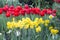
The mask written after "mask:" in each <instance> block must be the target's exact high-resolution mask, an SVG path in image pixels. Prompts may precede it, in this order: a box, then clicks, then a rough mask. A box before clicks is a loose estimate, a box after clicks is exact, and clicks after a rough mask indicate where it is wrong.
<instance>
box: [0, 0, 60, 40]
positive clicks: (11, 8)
mask: <svg viewBox="0 0 60 40" xmlns="http://www.w3.org/2000/svg"><path fill="white" fill-rule="evenodd" d="M13 1H14V0H13ZM15 1H16V0H15ZM16 2H17V3H18V1H16ZM38 2H39V0H38ZM54 2H56V3H60V1H59V0H54ZM4 4H5V3H4ZM39 4H40V2H39V3H38V5H36V3H35V6H36V7H32V6H31V5H28V4H24V5H18V4H16V5H15V4H14V3H13V4H12V5H11V4H9V3H8V2H7V4H5V5H3V7H0V40H60V21H59V20H60V19H59V18H60V17H59V11H58V10H57V9H56V8H54V7H53V8H47V7H45V8H43V7H41V5H39ZM42 4H43V3H42ZM43 6H44V5H43ZM53 6H54V5H53Z"/></svg>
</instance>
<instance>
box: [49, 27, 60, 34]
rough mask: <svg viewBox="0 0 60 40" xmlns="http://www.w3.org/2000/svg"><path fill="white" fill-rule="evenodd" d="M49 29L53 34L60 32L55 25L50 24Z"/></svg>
mask: <svg viewBox="0 0 60 40" xmlns="http://www.w3.org/2000/svg"><path fill="white" fill-rule="evenodd" d="M49 30H50V32H51V34H53V35H56V34H57V33H58V32H59V30H58V29H54V28H53V26H50V27H49Z"/></svg>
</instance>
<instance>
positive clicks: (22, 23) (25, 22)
mask: <svg viewBox="0 0 60 40" xmlns="http://www.w3.org/2000/svg"><path fill="white" fill-rule="evenodd" d="M12 20H13V21H11V22H10V21H8V22H7V28H8V29H12V28H18V27H19V28H20V29H22V28H24V29H28V28H31V29H34V28H36V32H38V31H41V27H40V24H45V26H48V24H49V23H50V20H48V19H47V20H43V18H35V20H33V21H32V20H31V19H30V18H28V17H26V18H22V20H18V21H16V20H15V18H13V19H12Z"/></svg>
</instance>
